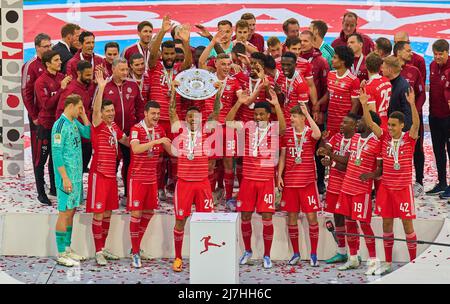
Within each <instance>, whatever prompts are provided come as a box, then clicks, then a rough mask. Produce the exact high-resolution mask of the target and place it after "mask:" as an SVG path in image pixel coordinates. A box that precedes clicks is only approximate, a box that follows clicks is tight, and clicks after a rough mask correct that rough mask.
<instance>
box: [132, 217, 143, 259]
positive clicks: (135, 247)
mask: <svg viewBox="0 0 450 304" xmlns="http://www.w3.org/2000/svg"><path fill="white" fill-rule="evenodd" d="M140 225H141V219H140V218H138V217H134V216H131V218H130V237H131V253H133V254H137V253H139V249H140V248H139V230H140Z"/></svg>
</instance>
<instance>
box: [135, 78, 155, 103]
mask: <svg viewBox="0 0 450 304" xmlns="http://www.w3.org/2000/svg"><path fill="white" fill-rule="evenodd" d="M130 78H131V79H133V80H134V81H136V83H137V85H138V86H139V90H140V91H141V95H142V100H143V101H144V102H145V103H147V101H149V100H150V75H149V74H148V72H144V74H143V75H142V78H141V79H137V78H136V76H134V74H133V73H132V72H131V73H130Z"/></svg>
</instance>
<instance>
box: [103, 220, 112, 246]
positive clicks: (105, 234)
mask: <svg viewBox="0 0 450 304" xmlns="http://www.w3.org/2000/svg"><path fill="white" fill-rule="evenodd" d="M110 224H111V218H110V217H104V218H103V221H102V229H103V234H102V235H103V240H102V242H103V247H105V244H106V239H107V238H108V233H109V225H110Z"/></svg>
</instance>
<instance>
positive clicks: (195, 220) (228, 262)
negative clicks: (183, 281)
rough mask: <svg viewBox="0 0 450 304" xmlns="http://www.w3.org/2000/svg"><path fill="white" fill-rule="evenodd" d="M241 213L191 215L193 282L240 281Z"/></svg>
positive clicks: (191, 278)
mask: <svg viewBox="0 0 450 304" xmlns="http://www.w3.org/2000/svg"><path fill="white" fill-rule="evenodd" d="M238 217H239V216H238V214H237V213H201V212H194V214H193V215H192V218H191V227H190V230H191V233H190V239H191V244H190V255H189V258H190V260H189V264H190V270H189V276H190V283H191V284H205V283H208V284H238V283H239V262H238V259H239V256H238V255H239V252H238V250H239V229H238V226H237V225H238Z"/></svg>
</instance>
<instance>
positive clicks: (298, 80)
mask: <svg viewBox="0 0 450 304" xmlns="http://www.w3.org/2000/svg"><path fill="white" fill-rule="evenodd" d="M281 91H282V92H283V94H284V104H283V114H284V117H285V119H288V118H289V117H290V115H291V114H290V111H291V109H292V108H293V107H295V106H296V105H298V104H299V103H300V102H305V103H307V102H308V101H309V87H308V84H307V83H306V80H305V78H304V77H303V76H302V75H301V74H300V73H298V72H296V73H295V74H294V76H293V77H292V79H288V78H287V77H284V82H282V83H281Z"/></svg>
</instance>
